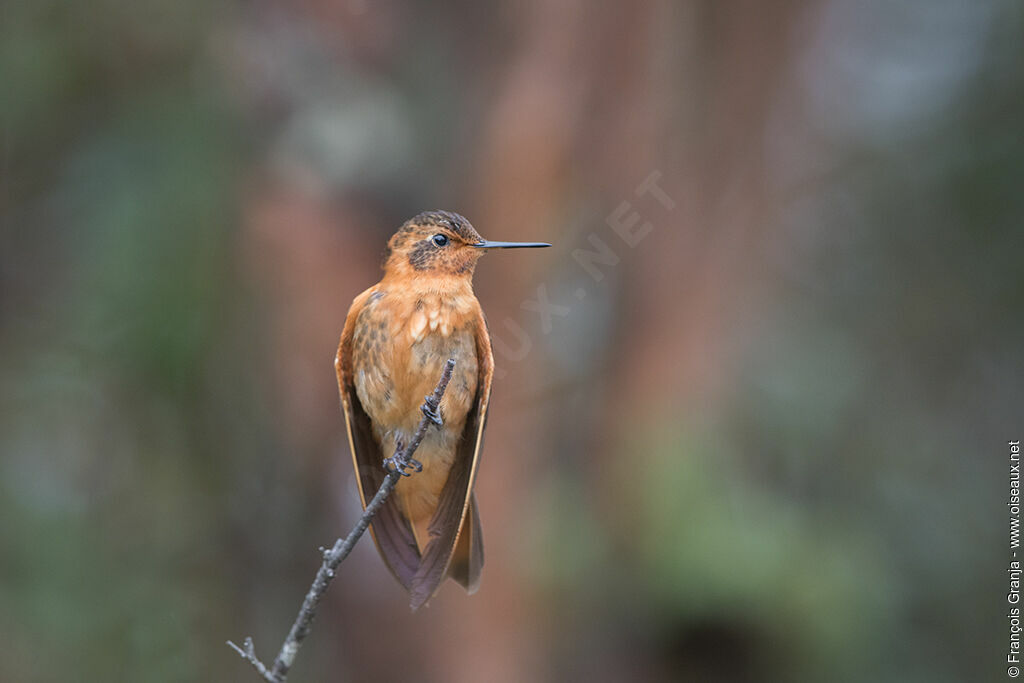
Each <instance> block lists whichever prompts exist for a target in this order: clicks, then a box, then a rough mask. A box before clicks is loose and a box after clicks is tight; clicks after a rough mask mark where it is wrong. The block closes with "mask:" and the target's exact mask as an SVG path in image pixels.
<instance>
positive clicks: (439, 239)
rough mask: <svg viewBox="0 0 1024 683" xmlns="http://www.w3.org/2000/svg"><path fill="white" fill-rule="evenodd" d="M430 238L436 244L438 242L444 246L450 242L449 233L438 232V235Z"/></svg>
mask: <svg viewBox="0 0 1024 683" xmlns="http://www.w3.org/2000/svg"><path fill="white" fill-rule="evenodd" d="M430 239H431V240H433V242H434V244H436V245H437V246H439V247H443V246H445V245H446V244H448V236H447V235H442V234H441V233H437V234H436V235H434V236H433V237H431V238H430Z"/></svg>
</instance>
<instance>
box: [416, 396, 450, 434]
mask: <svg viewBox="0 0 1024 683" xmlns="http://www.w3.org/2000/svg"><path fill="white" fill-rule="evenodd" d="M426 398H427V401H426V403H424V404H423V405H421V406H420V410H422V411H423V414H424V415H426V416H427V419H429V420H430V421H431V422H433V423H434V424H436V425H437V426H438V427H441V426H442V425H444V420H442V419H441V409H440V408H438V407H434V406H433V405H431V403H430V396H427V397H426Z"/></svg>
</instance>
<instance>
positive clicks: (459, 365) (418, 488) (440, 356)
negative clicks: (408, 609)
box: [335, 211, 551, 610]
mask: <svg viewBox="0 0 1024 683" xmlns="http://www.w3.org/2000/svg"><path fill="white" fill-rule="evenodd" d="M549 246H551V245H550V244H545V243H539V242H490V241H487V240H485V239H483V238H482V237H481V236H480V235H479V234H478V233H477V232H476V230H474V229H473V226H472V225H470V223H469V221H468V220H466V219H465V218H463V217H462V216H460V215H459V214H456V213H449V212H447V211H430V212H426V213H421V214H419V215H418V216H415V217H414V218H411V219H410V220H408V221H406V223H405V224H404V225H402V227H401V228H400V229H399V230H398V232H396V233H395V234H394V235H393V236H392V237H391V239H390V240H389V241H388V251H387V256H386V259H385V263H384V277H383V278H382V279H381V281H380V282H378V283H377V284H375V285H374V286H372V287H370V288H369V289H367V290H366V291H365V292H363V293H362V294H360V295H359V296H357V297H356V298H355V300H354V301H353V302H352V307H351V308H350V309H349V312H348V316H347V318H346V319H345V328H344V330H343V331H342V333H341V341H340V343H339V345H338V355H337V358H336V360H335V369H336V371H337V374H338V389H339V391H340V392H341V403H342V407H343V409H344V412H345V424H346V426H347V428H348V439H349V446H350V447H351V450H352V462H353V465H354V466H355V470H356V482H357V485H358V488H359V497H360V499H361V500H362V503H363V507H364V508H365V507H366V504H367V502H368V501H369V500H370V499H371V498H373V496H374V494H375V493H376V492H377V489H379V488H380V486H381V483H382V482H383V481H384V477H385V476H387V472H388V471H389V470H388V469H387V468H388V467H389V466H390V467H395V468H399V469H400V471H401V470H402V469H404V467H407V466H410V465H411V466H412V467H414V468H415V469H416V471H417V474H416V475H415V476H412V477H402V478H401V481H399V482H398V484H397V485H396V487H395V490H394V494H393V495H392V496H390V497H389V498H388V499H387V501H386V502H385V505H384V507H383V508H381V510H380V511H379V512H378V513H377V515H376V516H375V517H374V518H373V520H372V522H371V526H370V530H371V533H372V535H373V538H374V542H375V543H376V544H377V550H378V551H379V552H380V555H381V557H382V558H383V560H384V563H385V564H386V565H387V566H388V568H389V569H390V570H391V573H392V574H394V575H395V578H396V579H398V581H399V583H401V584H402V585H403V586H404V587H405V588H406V590H408V591H409V593H410V604H411V606H412V609H413V610H416V609H418V608H419V607H421V606H422V605H423V604H425V603H426V602H427V601H428V600H430V598H432V597H433V596H434V594H435V593H436V592H437V590H438V588H440V586H441V583H442V582H443V581H444V579H445V577H447V576H450V577H451V578H453V579H455V581H457V582H458V583H460V584H461V585H462V586H463V587H464V588H465V589H466V590H467V591H468V592H469V593H473V592H475V591H476V588H477V586H478V584H479V581H480V570H481V568H482V567H483V562H484V554H483V552H484V551H483V537H482V534H481V529H480V516H479V514H478V513H477V506H476V501H475V499H474V496H473V483H474V481H475V478H476V469H477V463H478V461H479V458H480V444H481V440H482V437H483V431H484V423H485V421H486V416H487V402H488V399H489V398H490V393H491V377H492V375H493V372H494V358H493V356H492V354H491V340H490V336H489V335H488V333H487V326H486V323H485V321H484V314H483V311H482V310H481V308H480V303H479V302H478V301H477V299H476V296H474V294H473V270H474V268H475V267H476V262H477V260H478V259H479V258H480V256H481V255H482V254H483V253H484V252H485V251H487V250H488V249H508V248H519V247H549ZM449 358H454V359H455V368H454V372H453V374H452V377H451V381H450V383H449V385H448V389H447V391H446V392H445V394H444V397H443V398H442V400H441V404H440V407H439V410H438V411H437V413H432V412H431V411H430V410H429V408H428V407H427V406H425V405H424V406H421V404H422V403H423V399H424V396H425V395H426V394H430V393H431V392H432V391H433V389H434V386H435V385H436V384H437V382H438V378H439V377H440V376H441V373H442V370H443V369H444V366H445V363H446V362H447V361H448V359H449ZM421 410H423V412H424V413H425V414H427V416H428V417H429V418H430V419H431V420H433V422H434V423H435V424H436V425H437V429H430V430H428V432H427V435H426V437H425V438H424V439H423V441H422V442H421V443H420V446H419V448H418V449H417V450H416V452H415V458H416V459H415V460H411V461H410V462H409V463H407V464H404V465H403V463H401V462H399V461H397V460H396V458H394V457H391V458H385V456H384V454H385V453H388V452H392V450H394V452H396V453H397V452H398V451H399V450H401V449H402V448H403V447H404V445H405V444H407V443H409V440H410V439H411V438H412V435H413V433H414V432H415V430H416V428H417V426H418V424H419V422H420V419H421V416H420V411H421ZM438 413H439V414H438ZM382 463H383V466H382ZM402 474H407V473H406V472H404V471H402Z"/></svg>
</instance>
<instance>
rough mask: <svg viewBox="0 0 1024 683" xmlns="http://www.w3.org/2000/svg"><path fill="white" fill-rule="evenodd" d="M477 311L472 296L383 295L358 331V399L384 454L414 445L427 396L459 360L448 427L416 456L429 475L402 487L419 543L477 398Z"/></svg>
mask: <svg viewBox="0 0 1024 683" xmlns="http://www.w3.org/2000/svg"><path fill="white" fill-rule="evenodd" d="M474 305H479V304H477V302H476V299H475V298H474V297H473V296H472V294H470V295H469V296H468V297H467V296H465V295H460V296H447V297H446V296H444V295H442V294H438V293H426V292H421V293H415V292H393V291H388V290H386V289H380V290H378V291H377V292H375V293H373V294H371V295H370V297H369V298H368V300H367V303H366V305H365V306H364V308H363V310H362V311H361V312H360V313H359V316H358V318H357V320H356V324H355V328H354V332H353V347H352V348H353V356H352V366H353V378H354V383H355V388H356V393H357V395H358V396H359V401H360V403H362V405H363V409H364V410H365V411H366V413H367V415H368V416H369V417H370V420H371V422H372V423H373V430H374V435H375V436H376V438H377V440H378V442H379V443H380V446H381V452H382V453H384V454H385V455H390V454H392V453H393V452H394V451H395V443H396V439H397V440H400V441H402V442H403V443H408V441H409V439H410V438H411V437H412V434H413V432H414V431H415V429H416V427H417V426H418V424H419V421H420V419H421V418H422V413H421V412H420V406H421V405H422V404H423V400H424V397H425V396H426V395H427V394H429V393H431V392H432V391H433V390H434V387H435V386H436V385H437V381H438V379H439V378H440V376H441V372H442V370H443V368H444V364H445V362H446V361H447V360H448V359H449V358H454V359H455V369H454V371H453V373H452V380H451V382H450V383H449V385H448V389H447V391H446V392H445V394H444V398H443V399H442V401H441V417H442V419H443V420H444V425H443V426H442V427H440V428H431V429H430V430H429V431H428V432H427V437H426V438H425V439H424V440H423V442H422V443H421V445H420V447H419V449H418V450H417V451H416V454H415V456H414V457H415V458H416V459H417V460H419V461H420V462H421V463H422V464H423V472H421V473H418V474H416V475H415V476H413V477H410V478H409V479H403V480H402V481H401V482H400V483H399V485H398V488H397V494H398V499H399V502H400V504H401V505H402V506H403V508H404V511H405V512H406V514H407V515H408V516H409V518H410V520H411V521H413V522H414V527H416V526H421V527H422V529H416V531H417V533H416V536H417V540H418V541H419V540H420V536H421V534H425V526H426V524H427V523H428V522H429V520H430V517H431V516H433V511H434V509H435V508H436V506H437V501H438V498H439V496H440V493H441V489H442V488H443V487H444V483H445V481H446V480H447V477H448V470H449V469H450V467H451V464H452V461H453V458H454V457H455V450H456V445H457V443H458V440H459V438H461V436H462V431H463V428H464V427H465V423H466V415H467V414H468V413H469V410H470V409H471V407H472V405H473V402H474V399H475V397H476V388H477V370H478V363H477V357H476V339H475V335H476V329H475V325H473V324H472V321H473V320H475V316H474V315H471V311H472V306H474Z"/></svg>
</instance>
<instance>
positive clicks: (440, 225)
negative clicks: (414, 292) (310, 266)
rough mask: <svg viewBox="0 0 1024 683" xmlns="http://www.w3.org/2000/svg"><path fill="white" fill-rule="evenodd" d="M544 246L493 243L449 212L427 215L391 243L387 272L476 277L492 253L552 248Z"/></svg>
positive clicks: (408, 224)
mask: <svg viewBox="0 0 1024 683" xmlns="http://www.w3.org/2000/svg"><path fill="white" fill-rule="evenodd" d="M550 246H551V245H550V244H546V243H544V242H490V241H488V240H485V239H484V238H483V237H481V236H480V234H479V233H478V232H477V231H476V230H474V229H473V226H472V225H471V224H470V222H469V221H468V220H466V219H465V218H463V217H462V216H460V215H459V214H457V213H451V212H448V211H427V212H424V213H421V214H419V215H417V216H414V217H412V218H410V219H409V220H407V221H406V222H405V224H404V225H402V227H401V228H399V229H398V232H396V233H395V234H394V235H393V236H392V237H391V239H390V240H388V253H387V257H386V260H385V262H384V270H385V271H386V272H387V274H388V275H390V276H411V277H417V276H429V275H439V276H449V277H465V278H467V279H469V278H472V277H473V269H474V268H475V267H476V262H477V259H479V258H480V257H481V256H482V255H483V254H484V252H485V251H487V250H489V249H515V248H528V247H550Z"/></svg>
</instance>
